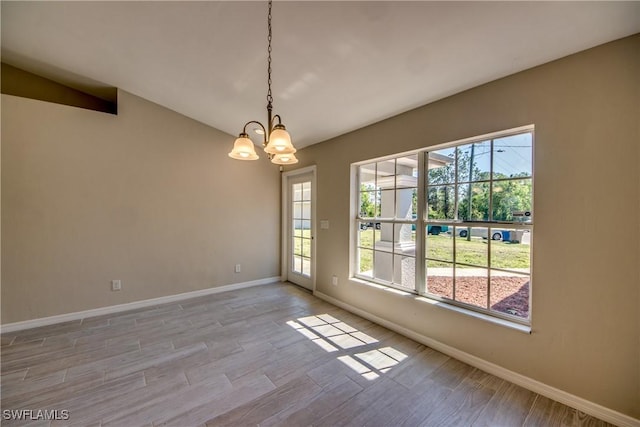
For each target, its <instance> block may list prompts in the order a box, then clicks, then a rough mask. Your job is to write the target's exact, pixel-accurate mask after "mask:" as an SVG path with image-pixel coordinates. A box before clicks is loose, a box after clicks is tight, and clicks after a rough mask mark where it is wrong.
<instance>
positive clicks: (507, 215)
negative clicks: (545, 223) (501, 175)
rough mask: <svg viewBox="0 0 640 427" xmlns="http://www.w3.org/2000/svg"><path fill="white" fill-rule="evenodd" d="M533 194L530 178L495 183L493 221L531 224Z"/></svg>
mask: <svg viewBox="0 0 640 427" xmlns="http://www.w3.org/2000/svg"><path fill="white" fill-rule="evenodd" d="M532 194H533V193H532V180H531V179H530V178H529V179H515V180H508V181H494V182H493V196H492V197H493V200H492V201H491V203H492V209H493V220H494V221H517V222H531V200H532ZM527 214H528V215H527Z"/></svg>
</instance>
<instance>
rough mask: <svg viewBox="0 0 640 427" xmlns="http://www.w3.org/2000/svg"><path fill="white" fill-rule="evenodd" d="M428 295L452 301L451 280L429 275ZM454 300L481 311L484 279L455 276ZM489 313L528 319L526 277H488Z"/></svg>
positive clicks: (484, 294)
mask: <svg viewBox="0 0 640 427" xmlns="http://www.w3.org/2000/svg"><path fill="white" fill-rule="evenodd" d="M427 287H428V292H429V293H432V294H436V295H440V296H443V297H445V298H449V299H454V298H453V279H452V278H451V277H442V276H435V277H434V276H429V277H428V280H427ZM455 300H457V301H461V302H464V303H467V304H471V305H475V306H478V307H482V308H488V307H487V278H486V277H457V278H456V295H455ZM489 306H490V307H489V308H490V309H491V310H493V311H498V312H501V313H506V314H511V315H514V316H518V317H522V318H528V317H529V279H528V278H526V277H508V276H507V277H503V276H498V277H492V278H491V301H490V302H489Z"/></svg>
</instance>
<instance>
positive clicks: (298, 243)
mask: <svg viewBox="0 0 640 427" xmlns="http://www.w3.org/2000/svg"><path fill="white" fill-rule="evenodd" d="M293 254H294V255H302V238H301V237H298V238H295V239H293Z"/></svg>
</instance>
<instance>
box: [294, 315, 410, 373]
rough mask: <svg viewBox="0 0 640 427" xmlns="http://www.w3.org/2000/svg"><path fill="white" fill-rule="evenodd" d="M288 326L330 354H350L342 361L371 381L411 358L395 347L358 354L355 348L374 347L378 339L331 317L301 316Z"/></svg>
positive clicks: (340, 357)
mask: <svg viewBox="0 0 640 427" xmlns="http://www.w3.org/2000/svg"><path fill="white" fill-rule="evenodd" d="M287 325H289V326H291V327H292V328H293V329H295V330H296V331H298V332H299V333H301V334H302V335H304V336H305V337H306V338H308V339H309V340H311V342H313V343H314V344H316V345H317V346H319V347H320V348H322V349H323V350H325V351H326V352H329V353H332V352H343V353H345V352H346V353H347V354H344V355H342V356H338V360H340V361H341V362H342V363H344V364H345V365H346V366H348V367H349V368H351V369H353V370H354V371H355V372H357V373H358V374H360V375H362V376H363V377H364V378H366V379H367V380H370V381H371V380H375V379H376V378H379V377H380V375H381V374H384V373H386V372H388V371H389V370H390V369H391V368H393V367H394V366H396V365H398V364H399V363H400V362H402V361H403V360H405V359H406V358H407V357H408V356H407V355H406V354H404V353H402V352H401V351H398V350H396V349H394V348H393V347H383V348H379V349H371V350H368V351H364V352H360V353H356V352H355V351H356V350H355V349H358V348H360V347H363V346H371V345H373V344H375V343H377V342H378V340H377V339H375V338H373V337H372V336H370V335H367V334H365V333H364V332H361V331H359V330H358V329H356V328H354V327H352V326H350V325H348V324H346V323H344V322H342V321H340V320H339V319H336V318H335V317H333V316H331V315H329V314H319V315H317V316H306V317H300V318H298V319H296V320H289V321H288V322H287ZM352 349H354V350H352ZM349 350H351V352H350V351H349Z"/></svg>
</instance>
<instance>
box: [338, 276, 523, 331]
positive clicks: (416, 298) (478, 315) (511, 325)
mask: <svg viewBox="0 0 640 427" xmlns="http://www.w3.org/2000/svg"><path fill="white" fill-rule="evenodd" d="M350 280H351V281H352V282H354V283H358V284H360V285H365V286H369V287H371V288H375V289H378V290H382V291H385V292H390V293H393V294H396V295H399V296H401V297H405V298H412V299H413V300H414V301H419V302H422V303H427V304H430V305H433V306H436V307H439V308H443V309H445V310H451V311H454V312H457V313H461V314H464V315H467V316H471V317H475V318H476V319H480V320H484V321H485V322H489V323H493V324H494V325H499V326H504V327H506V328H510V329H514V330H516V331H519V332H523V333H525V334H531V326H530V325H523V324H521V323H517V322H512V321H510V320H507V319H502V318H499V317H494V316H490V315H488V314H484V313H479V312H477V311H473V310H469V309H466V308H463V307H458V306H456V305H453V304H447V303H446V302H442V301H437V300H434V299H430V298H427V297H424V296H421V295H416V294H414V293H411V292H406V291H402V290H400V289H397V288H392V287H388V286H384V285H381V284H378V283H373V282H368V281H366V280H363V279H359V278H357V277H351V279H350Z"/></svg>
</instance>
